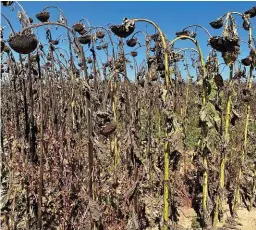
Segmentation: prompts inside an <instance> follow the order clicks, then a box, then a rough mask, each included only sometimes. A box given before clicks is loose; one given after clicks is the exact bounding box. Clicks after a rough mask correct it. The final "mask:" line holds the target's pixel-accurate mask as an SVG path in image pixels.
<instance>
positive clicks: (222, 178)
mask: <svg viewBox="0 0 256 230" xmlns="http://www.w3.org/2000/svg"><path fill="white" fill-rule="evenodd" d="M232 79H233V64H231V65H230V66H229V83H228V87H229V89H230V90H231V89H232V83H233V81H232ZM231 105H232V96H231V92H229V95H228V100H227V105H226V115H225V129H224V144H225V145H226V144H227V143H228V138H229V124H230V112H231V107H232V106H231ZM226 160H227V156H226V150H225V149H224V150H223V151H222V156H221V163H220V175H219V177H220V185H219V186H220V188H219V191H220V193H221V194H218V195H217V198H216V206H215V212H214V219H213V227H214V229H216V226H217V221H218V216H219V209H220V210H221V211H222V210H223V203H224V201H223V189H224V185H225V164H226Z"/></svg>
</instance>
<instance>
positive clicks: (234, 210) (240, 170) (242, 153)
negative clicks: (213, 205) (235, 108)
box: [233, 27, 254, 213]
mask: <svg viewBox="0 0 256 230" xmlns="http://www.w3.org/2000/svg"><path fill="white" fill-rule="evenodd" d="M252 40H253V39H252V29H251V27H250V28H249V44H251V43H252ZM253 68H254V67H253V64H251V65H250V72H249V79H248V89H249V90H251V88H252V72H253ZM250 110H251V106H250V104H249V103H248V104H247V105H246V118H245V126H244V143H243V148H242V152H241V165H240V166H239V170H238V175H237V183H236V189H235V200H234V206H233V213H236V211H237V205H238V202H239V197H240V180H241V176H242V165H243V163H244V158H245V153H246V149H247V136H248V125H249V118H250ZM252 196H253V194H252Z"/></svg>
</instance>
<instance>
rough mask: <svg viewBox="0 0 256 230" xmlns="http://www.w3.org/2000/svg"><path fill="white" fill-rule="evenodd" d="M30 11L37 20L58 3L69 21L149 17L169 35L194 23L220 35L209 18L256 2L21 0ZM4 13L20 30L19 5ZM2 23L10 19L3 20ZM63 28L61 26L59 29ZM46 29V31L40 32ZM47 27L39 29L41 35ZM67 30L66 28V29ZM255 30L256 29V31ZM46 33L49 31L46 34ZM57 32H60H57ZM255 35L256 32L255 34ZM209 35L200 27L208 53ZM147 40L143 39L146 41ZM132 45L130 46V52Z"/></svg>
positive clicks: (53, 11) (243, 34) (97, 22)
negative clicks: (38, 14)
mask: <svg viewBox="0 0 256 230" xmlns="http://www.w3.org/2000/svg"><path fill="white" fill-rule="evenodd" d="M20 3H21V5H22V6H23V7H24V9H25V11H26V12H27V14H28V15H29V16H30V17H32V18H33V19H34V20H35V22H37V19H36V18H35V14H36V13H38V12H40V11H41V10H42V9H43V8H44V7H46V6H51V5H52V6H58V7H60V8H61V9H62V10H63V11H64V14H65V15H66V17H67V19H68V23H69V24H70V25H72V24H73V23H75V22H77V21H79V20H80V19H81V18H83V17H86V18H87V19H88V20H89V21H90V23H91V24H92V25H94V26H104V25H107V24H108V23H116V24H119V23H121V21H122V19H123V18H124V17H128V18H147V19H150V20H152V21H154V22H156V23H157V24H158V25H159V26H160V28H161V29H162V31H163V32H164V33H165V34H166V36H167V38H169V39H173V38H174V37H175V32H177V31H180V30H182V29H183V28H184V27H186V26H188V25H191V24H200V25H202V26H205V27H206V28H207V29H208V30H209V32H210V33H211V34H212V35H220V33H221V30H214V29H212V28H211V27H210V25H209V22H210V21H213V20H215V19H217V18H218V17H220V16H222V15H224V14H225V13H227V12H228V11H238V12H244V11H246V10H248V9H250V8H251V7H252V6H254V5H256V4H255V2H246V1H241V2H235V1H234V2H161V1H156V2H139V1H138V2H123V1H120V2H85V1H84V2H76V1H66V2H64V1H56V2H54V1H49V2H48V1H35V2H25V1H22V2H20ZM1 8H2V9H1V10H2V13H3V14H4V15H5V16H7V17H8V18H9V20H10V21H11V22H12V24H13V26H14V28H15V30H17V31H18V30H19V28H20V25H19V23H18V20H17V17H16V15H17V9H18V8H17V7H15V10H14V11H12V9H11V7H2V6H1ZM50 12H51V18H50V19H51V20H52V21H56V20H57V19H58V11H57V10H56V9H50ZM236 20H237V22H238V24H239V25H240V26H241V25H242V22H241V20H240V19H239V18H238V17H236ZM255 22H256V19H255V18H254V19H252V23H253V25H254V26H255V25H256V23H255ZM2 24H3V25H5V24H6V23H5V22H4V21H3V20H2ZM59 30H60V29H58V31H59ZM136 30H144V31H147V32H149V33H153V32H154V30H153V29H152V26H149V25H146V24H145V23H140V24H138V25H137V26H136ZM40 31H42V32H40ZM43 31H44V30H43V29H40V30H39V32H37V33H38V34H39V35H40V37H41V33H43ZM238 31H239V34H240V35H241V37H242V39H243V40H245V41H248V33H247V32H246V31H244V30H243V29H242V28H241V29H238ZM62 33H63V32H62ZM253 33H254V34H255V30H254V32H253ZM44 36H45V35H44ZM56 36H57V35H56ZM254 36H255V35H254ZM207 38H208V37H207V35H206V33H205V32H204V31H200V30H199V31H198V36H197V39H198V41H199V43H200V44H201V46H202V50H203V53H204V56H206V55H207V53H208V52H209V50H210V47H209V46H207ZM142 43H143V42H142ZM177 47H193V44H191V43H190V42H189V41H180V42H178V43H177ZM130 50H131V49H127V51H128V52H129V51H130ZM241 53H242V55H246V54H247V53H248V48H247V46H244V45H242V49H241Z"/></svg>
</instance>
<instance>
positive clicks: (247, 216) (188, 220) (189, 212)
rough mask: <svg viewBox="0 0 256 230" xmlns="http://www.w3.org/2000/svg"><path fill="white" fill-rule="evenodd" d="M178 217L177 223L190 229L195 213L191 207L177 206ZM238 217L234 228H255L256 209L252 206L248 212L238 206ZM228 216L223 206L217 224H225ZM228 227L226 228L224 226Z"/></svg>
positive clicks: (249, 229) (242, 229) (245, 229)
mask: <svg viewBox="0 0 256 230" xmlns="http://www.w3.org/2000/svg"><path fill="white" fill-rule="evenodd" d="M179 213H180V218H179V225H181V226H182V227H184V228H185V229H187V230H188V229H192V228H191V224H192V220H193V218H194V217H196V213H195V211H194V209H193V208H189V207H182V208H179ZM237 214H238V218H237V219H236V221H237V222H238V223H239V225H238V226H237V228H236V229H240V230H255V229H256V209H255V208H253V209H252V210H251V211H250V212H249V211H248V210H247V209H246V208H244V207H240V208H238V210H237ZM228 217H230V212H229V210H228V207H227V206H226V207H225V211H224V220H223V222H222V223H219V224H218V227H222V226H223V225H224V224H225V221H226V220H227V218H228ZM240 224H241V225H240ZM226 229H228V228H226Z"/></svg>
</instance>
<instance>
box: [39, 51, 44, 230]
mask: <svg viewBox="0 0 256 230" xmlns="http://www.w3.org/2000/svg"><path fill="white" fill-rule="evenodd" d="M37 66H38V76H39V80H40V91H39V94H40V95H39V100H40V146H39V148H40V165H39V185H38V195H39V197H38V222H37V228H38V229H42V194H43V154H44V149H43V137H44V136H43V135H44V134H43V133H44V130H43V127H44V125H43V121H44V117H43V79H42V76H41V68H40V59H39V54H37Z"/></svg>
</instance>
